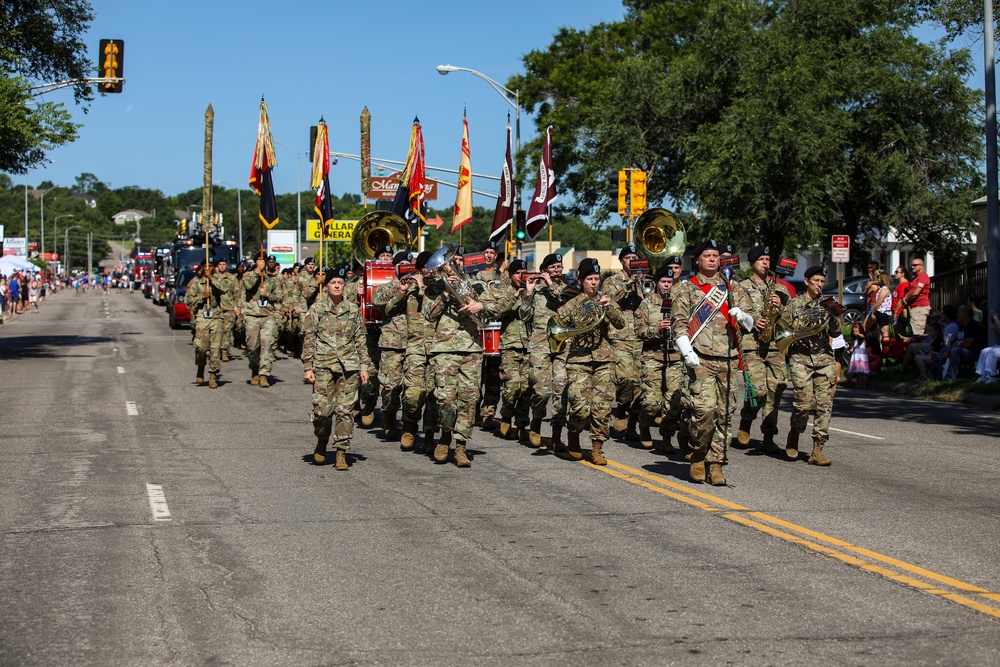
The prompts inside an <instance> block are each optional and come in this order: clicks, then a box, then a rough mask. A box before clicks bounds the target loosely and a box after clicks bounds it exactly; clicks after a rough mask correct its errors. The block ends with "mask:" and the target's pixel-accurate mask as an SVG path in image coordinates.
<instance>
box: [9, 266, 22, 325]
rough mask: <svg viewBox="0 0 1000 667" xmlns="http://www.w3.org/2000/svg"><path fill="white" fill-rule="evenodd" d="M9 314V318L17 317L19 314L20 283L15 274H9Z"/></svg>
mask: <svg viewBox="0 0 1000 667" xmlns="http://www.w3.org/2000/svg"><path fill="white" fill-rule="evenodd" d="M9 291H10V314H11V316H13V315H17V314H18V313H19V312H21V281H20V280H19V279H18V277H17V274H16V273H14V274H11V276H10V290H9Z"/></svg>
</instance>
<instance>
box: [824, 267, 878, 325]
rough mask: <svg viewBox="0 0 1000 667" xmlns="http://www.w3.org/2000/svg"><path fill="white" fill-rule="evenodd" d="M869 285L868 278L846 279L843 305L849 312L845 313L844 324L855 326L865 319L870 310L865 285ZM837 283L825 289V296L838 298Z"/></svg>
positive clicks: (834, 281)
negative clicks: (866, 300) (866, 299)
mask: <svg viewBox="0 0 1000 667" xmlns="http://www.w3.org/2000/svg"><path fill="white" fill-rule="evenodd" d="M867 284H868V276H851V277H850V278H845V279H844V301H843V302H842V303H841V305H842V306H843V307H844V308H846V309H847V310H845V311H844V324H854V323H855V322H860V321H862V320H863V319H864V318H865V311H866V310H867V309H868V306H867V304H866V303H865V285H867ZM837 291H838V290H837V281H836V280H833V281H830V282H828V283H827V284H826V286H825V287H824V288H823V296H832V297H833V298H834V299H836V298H837Z"/></svg>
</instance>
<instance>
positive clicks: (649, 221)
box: [633, 208, 686, 270]
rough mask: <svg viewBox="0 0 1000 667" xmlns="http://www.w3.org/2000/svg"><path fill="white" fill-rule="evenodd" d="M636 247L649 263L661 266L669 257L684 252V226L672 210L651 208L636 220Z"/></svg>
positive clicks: (634, 229) (640, 255)
mask: <svg viewBox="0 0 1000 667" xmlns="http://www.w3.org/2000/svg"><path fill="white" fill-rule="evenodd" d="M633 237H634V239H635V249H636V250H637V251H638V252H639V257H642V258H643V259H648V260H649V265H650V266H651V267H654V270H655V268H656V267H659V265H660V264H662V263H663V260H665V259H666V258H667V257H670V256H672V255H681V254H683V253H684V247H685V244H686V240H685V238H684V227H683V226H682V225H681V223H680V221H679V220H678V219H677V218H676V217H675V216H674V214H673V213H671V212H670V211H668V210H666V209H663V208H651V209H649V210H648V211H646V212H645V213H643V214H642V215H640V216H639V219H638V220H636V221H635V227H634V228H633Z"/></svg>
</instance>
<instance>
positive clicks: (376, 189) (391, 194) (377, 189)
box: [365, 171, 438, 201]
mask: <svg viewBox="0 0 1000 667" xmlns="http://www.w3.org/2000/svg"><path fill="white" fill-rule="evenodd" d="M401 173H402V172H399V171H397V172H395V173H392V174H389V175H388V176H372V189H371V191H370V192H369V193H368V194H367V195H365V196H366V197H367V198H368V199H395V198H396V190H398V189H399V175H400V174H401ZM437 198H438V184H437V181H432V180H430V179H427V187H426V188H425V189H424V199H425V200H427V201H434V200H436V199H437Z"/></svg>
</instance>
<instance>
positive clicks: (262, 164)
mask: <svg viewBox="0 0 1000 667" xmlns="http://www.w3.org/2000/svg"><path fill="white" fill-rule="evenodd" d="M276 166H278V159H277V157H275V155H274V138H273V137H271V122H270V121H269V120H268V119H267V102H265V101H264V98H263V97H262V98H260V120H259V121H258V122H257V145H256V146H255V147H254V149H253V164H252V165H250V187H251V188H253V190H254V192H256V193H257V194H259V195H260V213H259V217H260V221H261V223H262V224H263V225H264V226H265V227H267V228H268V229H272V228H273V227H274V226H275V225H277V224H278V204H277V202H276V201H275V199H274V183H273V182H272V181H271V170H272V169H274V168H275V167H276Z"/></svg>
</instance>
